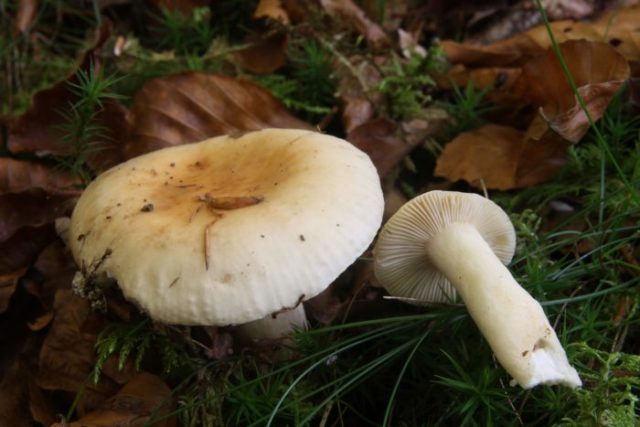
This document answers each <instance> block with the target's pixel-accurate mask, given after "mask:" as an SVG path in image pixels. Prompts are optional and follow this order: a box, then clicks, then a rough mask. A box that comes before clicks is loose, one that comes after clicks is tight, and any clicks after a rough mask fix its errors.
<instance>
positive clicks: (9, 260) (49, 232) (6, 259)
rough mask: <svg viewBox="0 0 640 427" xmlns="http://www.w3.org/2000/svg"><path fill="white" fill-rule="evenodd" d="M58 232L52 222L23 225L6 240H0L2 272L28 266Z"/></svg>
mask: <svg viewBox="0 0 640 427" xmlns="http://www.w3.org/2000/svg"><path fill="white" fill-rule="evenodd" d="M55 238H56V232H55V230H54V229H53V225H52V224H47V225H44V226H42V227H23V228H21V229H20V230H18V231H17V232H16V233H14V234H13V235H12V236H11V237H10V238H8V239H7V240H5V241H0V253H1V254H2V256H1V257H0V274H8V273H11V272H14V271H16V270H18V269H22V268H24V267H28V266H29V265H31V263H33V261H34V260H35V259H36V258H37V257H38V254H39V253H40V252H41V251H42V249H44V248H45V247H46V246H47V245H48V244H49V243H51V241H52V240H54V239H55Z"/></svg>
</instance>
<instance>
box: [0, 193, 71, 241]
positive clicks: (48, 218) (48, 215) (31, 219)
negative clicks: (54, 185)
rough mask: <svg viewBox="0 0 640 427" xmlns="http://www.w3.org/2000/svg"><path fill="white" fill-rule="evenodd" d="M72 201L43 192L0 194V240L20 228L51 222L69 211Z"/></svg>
mask: <svg viewBox="0 0 640 427" xmlns="http://www.w3.org/2000/svg"><path fill="white" fill-rule="evenodd" d="M74 203H75V201H74V200H73V199H72V198H69V197H66V196H48V195H47V194H46V193H44V192H37V194H26V193H21V194H5V195H2V196H0V242H4V241H6V240H7V239H9V238H10V237H11V236H13V235H14V234H15V233H16V232H17V231H18V230H20V229H21V228H24V227H41V226H43V225H47V224H53V222H54V221H55V220H56V218H58V217H61V216H64V215H68V214H69V213H71V210H72V209H73V205H74Z"/></svg>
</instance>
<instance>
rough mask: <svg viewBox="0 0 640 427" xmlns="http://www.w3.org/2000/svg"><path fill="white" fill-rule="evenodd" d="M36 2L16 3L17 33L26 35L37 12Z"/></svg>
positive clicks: (37, 2) (23, 0)
mask: <svg viewBox="0 0 640 427" xmlns="http://www.w3.org/2000/svg"><path fill="white" fill-rule="evenodd" d="M39 3H40V2H39V1H38V0H20V1H18V2H17V4H18V10H17V11H16V20H15V27H16V30H17V31H18V32H19V33H26V32H27V31H28V30H29V27H31V24H32V23H33V20H34V18H35V17H36V14H37V12H38V6H39Z"/></svg>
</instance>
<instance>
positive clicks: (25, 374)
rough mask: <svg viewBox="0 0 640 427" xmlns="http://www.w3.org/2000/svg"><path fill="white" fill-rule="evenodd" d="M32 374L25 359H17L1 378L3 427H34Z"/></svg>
mask: <svg viewBox="0 0 640 427" xmlns="http://www.w3.org/2000/svg"><path fill="white" fill-rule="evenodd" d="M31 341H33V340H31ZM28 345H29V344H27V346H28ZM3 351H4V349H3ZM31 372H32V371H31V369H30V366H29V363H27V361H26V360H25V358H23V357H16V359H15V360H14V361H13V363H12V364H11V366H10V367H9V369H7V370H6V371H5V372H3V375H1V376H0V425H2V426H3V427H4V426H6V427H9V426H10V427H23V426H24V427H31V426H33V423H32V422H31V420H30V417H29V392H28V378H29V376H30V374H31Z"/></svg>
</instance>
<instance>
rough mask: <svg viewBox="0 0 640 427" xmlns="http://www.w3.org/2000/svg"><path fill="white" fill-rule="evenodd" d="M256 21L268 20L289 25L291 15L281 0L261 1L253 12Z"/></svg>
mask: <svg viewBox="0 0 640 427" xmlns="http://www.w3.org/2000/svg"><path fill="white" fill-rule="evenodd" d="M253 17H254V18H255V19H260V18H268V19H272V20H274V21H278V22H280V23H282V24H285V25H286V24H288V23H289V14H288V13H287V11H286V9H285V8H284V7H283V6H282V1H281V0H260V1H259V2H258V5H257V6H256V10H255V11H254V12H253Z"/></svg>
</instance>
